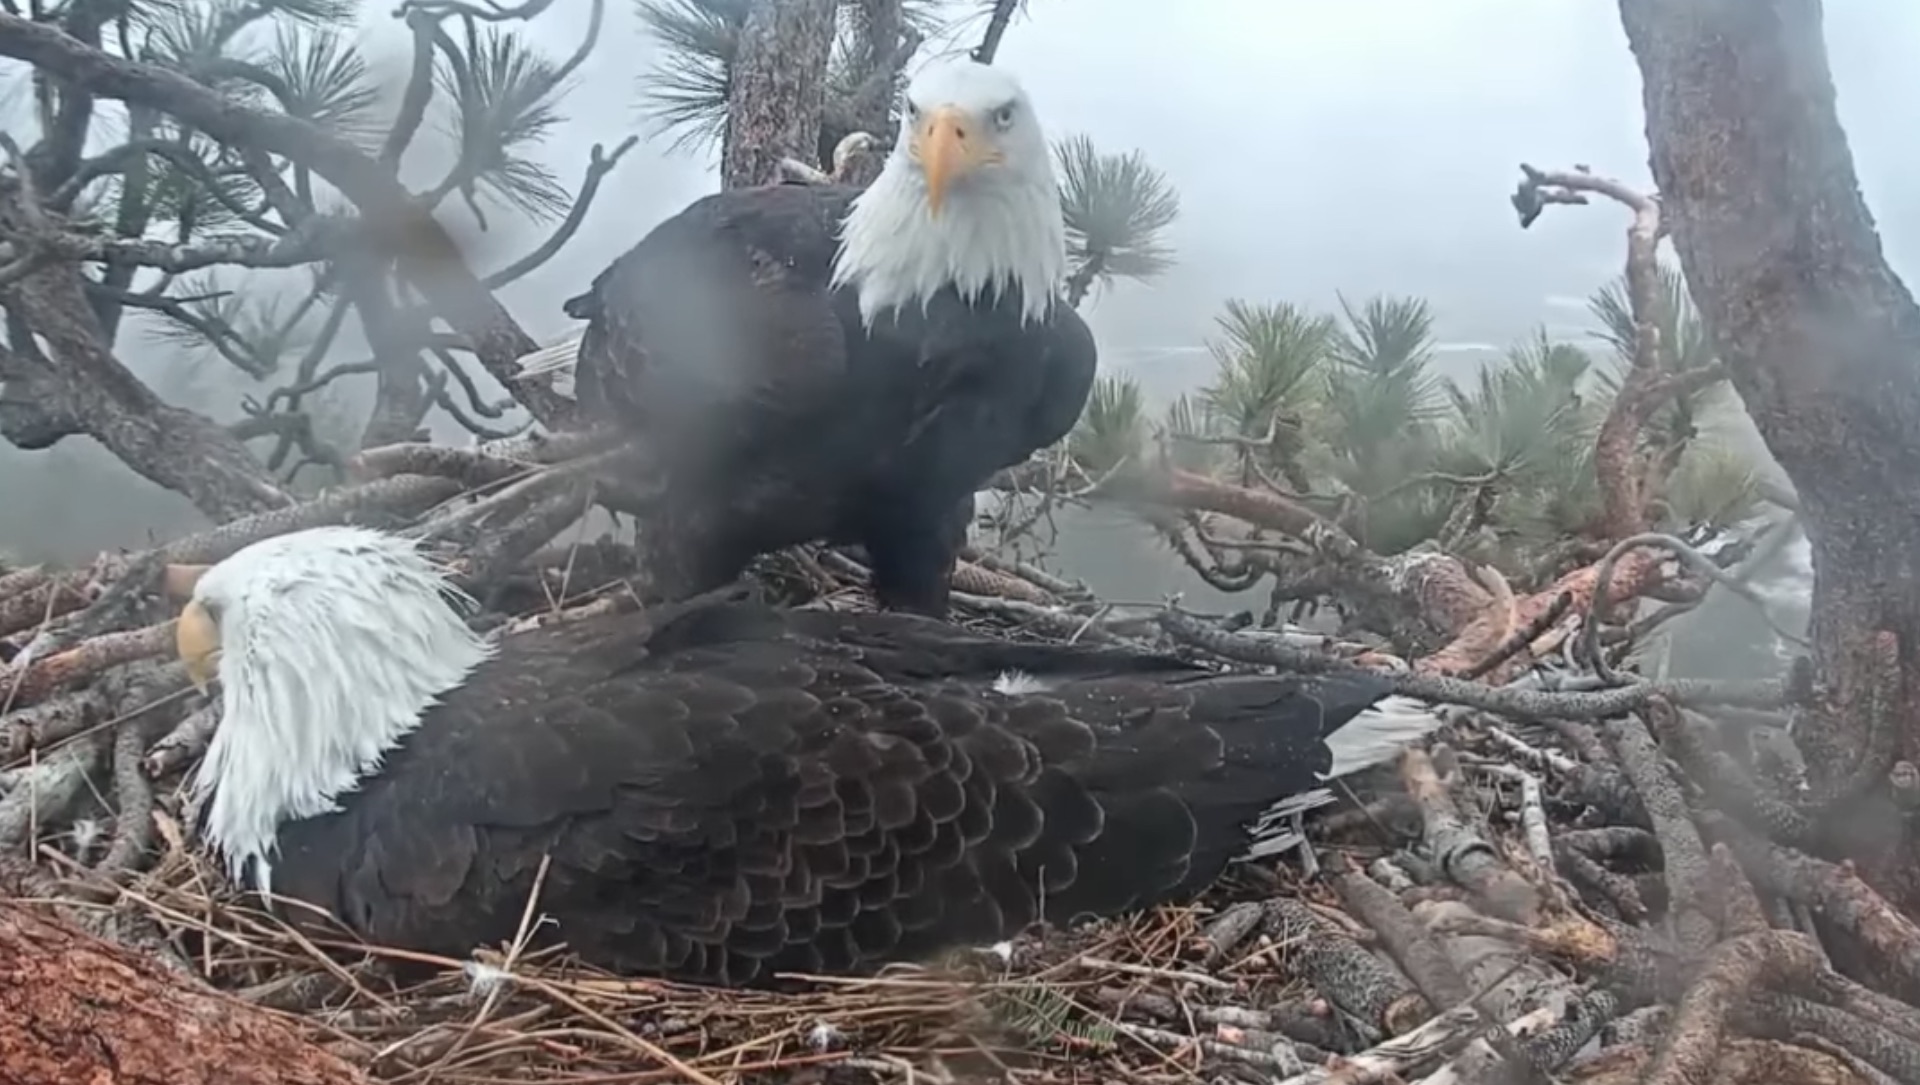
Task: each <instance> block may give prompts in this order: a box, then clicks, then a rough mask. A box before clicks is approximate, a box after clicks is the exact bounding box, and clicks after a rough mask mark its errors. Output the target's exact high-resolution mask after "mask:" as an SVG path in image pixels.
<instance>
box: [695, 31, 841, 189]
mask: <svg viewBox="0 0 1920 1085" xmlns="http://www.w3.org/2000/svg"><path fill="white" fill-rule="evenodd" d="M837 11H838V4H837V3H836V2H835V0H755V3H754V5H753V7H752V9H751V10H749V11H748V13H747V21H746V24H745V25H743V26H742V27H741V28H740V42H739V46H738V49H737V51H736V52H735V53H734V59H733V68H732V71H731V75H732V81H731V86H730V87H729V90H728V94H727V129H726V136H725V138H724V139H723V141H722V146H721V149H720V183H721V185H722V187H725V188H746V187H748V186H751V185H764V184H771V183H772V182H774V181H776V180H778V179H779V177H780V160H781V159H782V158H797V159H799V160H800V161H802V162H805V161H809V160H811V159H812V158H814V157H815V154H816V152H817V149H818V147H819V144H820V117H821V113H822V111H823V110H824V109H825V107H826V102H827V57H828V55H829V53H830V52H831V50H832V47H833V31H834V18H835V15H836V13H837Z"/></svg>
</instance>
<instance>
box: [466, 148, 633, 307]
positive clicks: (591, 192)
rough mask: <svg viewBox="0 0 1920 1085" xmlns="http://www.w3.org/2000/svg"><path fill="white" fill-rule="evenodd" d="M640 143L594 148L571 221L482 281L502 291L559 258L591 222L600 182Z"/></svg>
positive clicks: (491, 287) (570, 209)
mask: <svg viewBox="0 0 1920 1085" xmlns="http://www.w3.org/2000/svg"><path fill="white" fill-rule="evenodd" d="M638 142H639V137H638V136H628V137H627V138H626V139H623V140H621V141H620V144H619V145H618V146H616V147H615V148H614V149H613V153H611V154H606V153H604V148H603V147H602V146H601V145H600V144H598V143H596V144H594V145H593V157H592V159H591V160H590V161H589V162H588V163H587V175H586V177H585V178H583V179H582V180H581V182H580V194H579V195H578V196H576V197H574V200H573V206H572V207H571V208H568V210H567V217H566V218H565V219H563V220H562V221H561V223H560V225H559V226H558V227H556V228H555V229H554V231H553V233H552V234H551V235H550V236H548V238H547V239H546V240H545V241H542V242H541V243H540V246H539V247H538V248H536V249H534V250H533V251H532V252H530V253H528V254H527V255H525V256H522V257H521V258H520V259H518V260H515V261H514V262H513V263H511V264H508V265H507V266H506V267H503V268H501V269H500V270H499V271H496V272H494V273H493V274H491V275H488V276H487V277H486V278H484V279H482V280H480V281H481V282H482V283H483V284H485V285H486V286H487V287H488V288H489V289H492V290H498V289H499V288H501V287H503V286H505V285H507V284H508V283H511V282H514V281H516V280H518V279H521V278H524V277H525V276H527V275H528V274H531V273H532V272H533V271H535V270H536V269H538V268H539V267H540V266H541V265H543V264H545V263H546V262H547V261H548V260H551V259H553V258H554V257H555V256H557V255H559V252H560V250H561V249H563V248H565V247H566V245H567V242H569V241H572V240H573V235H574V234H576V233H578V232H579V231H580V224H581V223H583V222H585V221H586V220H587V211H588V210H590V209H591V208H592V207H593V198H594V197H595V196H597V195H599V194H600V182H601V181H604V180H606V177H607V174H609V173H612V172H613V168H614V167H615V166H617V165H619V164H620V159H621V157H622V156H624V155H625V154H626V153H627V152H628V151H630V150H632V149H633V147H634V145H635V144H637V143H638Z"/></svg>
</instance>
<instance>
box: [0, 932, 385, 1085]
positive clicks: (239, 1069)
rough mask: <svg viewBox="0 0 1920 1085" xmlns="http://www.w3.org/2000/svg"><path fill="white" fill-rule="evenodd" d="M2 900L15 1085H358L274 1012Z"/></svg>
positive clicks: (2, 973) (4, 1054)
mask: <svg viewBox="0 0 1920 1085" xmlns="http://www.w3.org/2000/svg"><path fill="white" fill-rule="evenodd" d="M191 984H192V981H191V980H186V979H182V978H181V977H179V976H176V975H173V974H171V973H169V972H167V971H166V970H165V969H164V968H162V967H161V966H160V964H159V963H158V962H156V961H155V960H153V959H152V958H151V957H149V956H147V955H144V954H138V953H133V952H129V951H128V950H125V949H122V948H120V947H118V946H113V945H109V944H107V943H106V942H102V941H100V940H99V939H96V938H94V937H92V936H91V935H87V934H82V933H80V932H78V931H75V930H73V929H72V928H70V927H67V926H65V925H62V924H61V923H59V922H57V921H55V920H53V919H52V918H50V917H46V916H43V915H40V914H38V913H36V912H33V911H30V910H29V909H28V908H27V906H25V905H21V904H17V903H7V902H0V1065H4V1066H5V1067H6V1075H5V1076H6V1079H7V1080H8V1081H9V1082H14V1083H17V1085H77V1083H80V1082H102V1083H105V1082H113V1083H114V1085H214V1083H215V1082H219V1083H221V1085H364V1083H365V1082H366V1077H365V1076H364V1075H363V1074H361V1073H360V1071H358V1070H357V1069H355V1068H354V1067H352V1066H350V1065H348V1064H347V1063H346V1062H344V1061H343V1060H341V1059H340V1058H339V1057H338V1056H335V1055H332V1054H329V1053H328V1052H326V1051H324V1050H322V1049H320V1048H319V1047H316V1046H314V1044H313V1043H312V1042H310V1041H308V1040H307V1039H305V1038H303V1037H301V1036H300V1035H299V1034H298V1033H296V1032H294V1030H293V1029H291V1028H290V1027H288V1026H287V1025H286V1024H285V1022H283V1021H282V1020H281V1019H280V1018H279V1017H277V1016H275V1015H273V1014H269V1013H267V1012H265V1011H263V1010H261V1009H259V1008H257V1007H254V1006H249V1005H247V1004H245V1003H242V1002H239V1001H237V1000H235V999H231V998H228V997H226V996H223V995H220V994H217V993H215V992H214V991H213V990H211V989H209V988H202V987H199V986H195V985H191Z"/></svg>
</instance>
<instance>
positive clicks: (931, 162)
mask: <svg viewBox="0 0 1920 1085" xmlns="http://www.w3.org/2000/svg"><path fill="white" fill-rule="evenodd" d="M903 114H904V118H905V120H904V124H903V131H902V136H901V138H900V139H899V140H897V141H896V142H895V145H894V148H893V151H892V154H891V156H890V157H889V158H888V160H887V162H886V165H885V168H884V169H883V170H882V171H881V173H880V176H879V178H878V179H877V180H876V181H874V183H873V184H872V185H871V186H870V187H868V188H866V189H864V190H861V189H857V188H851V187H847V186H842V185H808V184H774V185H766V186H762V187H757V188H746V189H735V190H732V191H727V192H721V193H718V194H716V195H713V196H708V197H706V198H704V199H701V200H698V201H696V202H695V203H694V204H693V205H692V206H690V207H688V208H687V209H686V210H685V211H682V212H681V213H680V214H678V215H675V216H674V217H672V218H670V219H668V220H667V221H665V222H663V223H661V224H660V225H659V226H657V227H655V228H654V229H653V231H652V232H650V233H649V234H648V235H647V236H646V237H645V238H643V239H642V240H641V242H640V243H639V244H638V245H636V246H635V247H634V248H633V249H632V250H631V251H629V252H628V253H627V254H626V255H624V256H622V257H621V258H620V259H619V260H617V261H615V262H614V263H613V265H612V266H610V267H608V268H607V269H606V270H605V271H604V272H602V273H601V274H600V276H599V277H598V278H596V279H595V280H594V282H593V286H592V288H591V289H590V290H589V291H588V292H587V293H585V294H583V295H581V296H579V297H576V298H573V299H571V300H570V301H568V302H567V303H566V308H567V312H568V314H569V315H571V316H574V317H576V318H578V319H583V320H586V321H587V326H586V328H585V330H584V331H583V332H582V334H581V337H580V341H579V346H578V350H577V361H576V362H575V367H576V368H575V372H574V388H575V390H576V395H577V398H578V399H579V400H580V402H581V405H582V406H583V408H585V409H586V411H587V412H588V414H589V416H591V417H594V418H596V419H598V420H601V421H611V422H614V423H616V424H618V425H621V426H624V427H628V428H632V429H635V430H639V431H643V432H645V433H646V434H647V435H648V438H649V442H648V443H649V445H650V446H651V447H653V448H655V449H656V450H658V452H659V454H660V455H662V456H663V458H664V459H665V461H666V464H667V466H668V467H669V472H668V474H669V477H670V479H671V482H670V484H669V493H668V494H667V496H666V498H665V499H664V501H663V502H662V507H661V509H660V510H659V512H658V515H659V517H660V518H659V520H657V521H650V526H653V527H655V528H656V530H654V531H652V532H650V533H649V535H650V537H651V538H652V539H653V540H654V541H656V542H659V543H662V544H664V545H665V546H666V547H667V552H665V553H662V554H658V555H656V557H657V558H658V560H659V561H660V562H661V564H662V565H663V570H662V575H663V576H664V577H666V578H667V579H668V580H669V581H670V582H677V583H675V586H676V587H677V588H678V589H679V590H680V591H682V592H691V591H699V590H702V589H705V588H710V587H714V586H717V585H719V584H723V583H725V582H726V581H728V580H730V579H732V578H733V577H735V576H737V575H738V574H739V573H740V572H741V570H743V569H744V568H745V566H746V564H747V563H748V562H749V561H751V560H752V559H753V558H754V557H755V556H757V555H759V554H762V553H766V552H768V551H771V550H776V549H779V548H781V547H784V546H789V545H793V544H796V543H801V542H807V541H811V540H816V539H822V538H825V539H830V540H832V541H835V542H850V543H859V544H861V545H862V546H864V547H865V549H866V551H867V554H868V557H869V560H870V562H871V565H872V568H873V575H874V590H875V594H876V595H877V596H878V598H879V601H880V602H881V604H882V605H883V606H886V607H889V608H898V609H906V610H914V611H919V612H922V613H926V614H931V615H934V616H941V615H944V614H945V612H946V608H947V580H948V576H949V574H950V572H951V570H952V567H953V562H954V559H955V557H956V556H957V554H958V552H959V549H960V547H961V546H962V545H964V542H965V537H966V526H967V523H968V521H969V520H970V519H971V516H972V508H973V505H972V501H973V497H972V495H973V493H974V491H976V490H977V489H979V488H980V487H981V486H982V485H983V484H984V483H985V482H986V481H987V480H988V479H989V478H990V477H991V476H992V475H993V474H994V472H996V471H998V470H1000V469H1001V468H1004V467H1010V466H1013V465H1015V464H1018V463H1021V462H1022V461H1024V460H1026V458H1027V457H1028V456H1029V455H1031V454H1032V453H1033V452H1034V451H1035V450H1036V449H1039V448H1043V447H1045V446H1047V445H1050V444H1052V443H1054V442H1055V441H1058V440H1060V439H1061V438H1062V437H1064V436H1066V434H1067V432H1068V431H1069V430H1071V429H1072V428H1073V425H1074V423H1075V422H1076V421H1077V420H1078V419H1079V417H1080V412H1081V410H1082V408H1084V407H1085V405H1086V401H1087V396H1088V392H1089V390H1090V389H1091V387H1092V383H1093V378H1094V368H1095V361H1096V350H1095V346H1094V341H1093V335H1092V333H1091V332H1090V331H1089V330H1088V328H1087V326H1086V324H1085V323H1084V322H1083V321H1082V320H1081V319H1080V317H1079V316H1078V315H1077V314H1076V313H1074V311H1073V310H1072V308H1071V307H1070V306H1068V305H1066V304H1065V303H1064V302H1063V301H1061V300H1060V299H1059V297H1058V293H1059V289H1060V285H1061V282H1062V280H1063V278H1064V276H1065V273H1066V270H1067V255H1066V226H1065V222H1064V219H1063V217H1062V213H1061V208H1060V195H1059V190H1058V188H1057V186H1056V184H1055V181H1054V176H1053V166H1052V161H1051V158H1050V151H1049V149H1048V145H1047V141H1046V138H1045V135H1044V133H1043V132H1042V130H1041V127H1040V118H1039V117H1038V115H1037V114H1035V112H1034V109H1033V105H1032V103H1031V102H1030V101H1029V99H1028V97H1027V95H1026V93H1025V92H1024V91H1023V90H1022V89H1021V87H1020V84H1019V83H1018V82H1017V81H1016V80H1015V79H1014V78H1013V77H1012V76H1011V75H1009V74H1007V72H1006V71H1004V70H1003V69H999V68H993V67H989V66H986V65H982V64H976V63H973V62H971V61H959V62H955V63H946V64H939V65H935V66H933V67H930V68H928V69H926V70H925V71H923V72H921V73H920V74H919V75H918V76H917V77H916V78H914V79H913V81H912V82H911V84H910V85H909V86H908V87H907V91H906V101H905V106H904V109H903ZM568 349H570V348H569V346H568V345H566V344H562V345H561V346H559V347H556V348H549V349H548V351H546V352H542V353H543V354H544V355H545V357H544V358H531V359H529V360H525V361H524V362H523V366H524V368H525V369H531V370H536V371H538V370H551V369H553V368H555V363H556V360H557V358H558V357H559V356H561V355H563V354H564V352H565V351H567V350H568Z"/></svg>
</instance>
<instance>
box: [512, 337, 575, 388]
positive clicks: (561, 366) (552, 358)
mask: <svg viewBox="0 0 1920 1085" xmlns="http://www.w3.org/2000/svg"><path fill="white" fill-rule="evenodd" d="M585 335H586V333H585V332H579V331H576V332H574V333H573V334H571V335H569V336H567V337H566V338H564V339H562V340H560V341H559V342H556V343H549V344H547V345H546V346H544V347H541V348H540V349H539V350H536V351H532V352H530V353H527V354H522V355H521V356H520V357H518V358H516V359H514V365H515V366H516V367H517V369H516V370H515V372H514V377H515V379H517V380H527V379H529V378H532V377H543V376H547V375H549V374H555V373H559V372H561V371H563V370H570V369H572V368H573V366H574V363H575V362H577V361H579V360H580V340H581V339H582V338H584V337H585Z"/></svg>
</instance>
